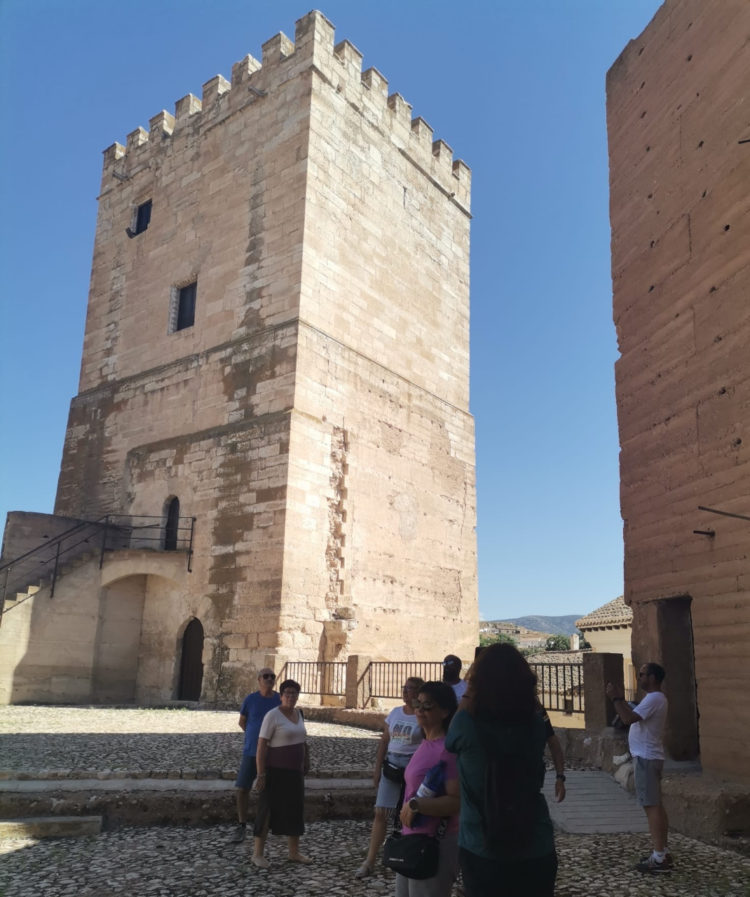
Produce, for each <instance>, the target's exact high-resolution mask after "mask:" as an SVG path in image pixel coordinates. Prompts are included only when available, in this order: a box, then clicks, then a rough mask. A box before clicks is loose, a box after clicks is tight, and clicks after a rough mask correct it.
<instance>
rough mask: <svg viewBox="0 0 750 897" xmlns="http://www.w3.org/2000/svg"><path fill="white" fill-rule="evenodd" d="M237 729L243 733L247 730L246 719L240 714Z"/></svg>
mask: <svg viewBox="0 0 750 897" xmlns="http://www.w3.org/2000/svg"><path fill="white" fill-rule="evenodd" d="M239 727H240V729H242V731H243V732H244V731H245V729H247V717H246V716H243V714H240V721H239Z"/></svg>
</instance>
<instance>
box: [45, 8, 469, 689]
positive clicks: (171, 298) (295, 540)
mask: <svg viewBox="0 0 750 897" xmlns="http://www.w3.org/2000/svg"><path fill="white" fill-rule="evenodd" d="M361 59H362V57H361V54H360V53H359V52H358V51H357V50H356V48H354V47H353V45H352V44H350V43H349V42H348V41H341V42H339V43H335V41H334V30H333V26H332V25H331V23H330V22H328V21H327V20H326V19H325V17H324V16H322V15H321V14H320V13H317V12H313V13H310V14H309V15H307V16H305V17H303V18H302V19H300V20H299V21H298V22H297V26H296V32H295V40H294V42H292V41H291V40H289V39H288V38H286V37H285V36H284V35H283V34H279V35H276V36H275V37H274V38H272V39H271V40H269V41H267V42H266V43H265V44H264V45H263V53H262V60H261V61H260V62H259V61H257V60H254V59H252V57H246V58H245V59H243V60H242V61H240V62H238V63H237V64H236V65H235V66H234V67H233V68H232V75H231V80H229V79H225V78H223V77H222V76H217V77H215V78H212V79H211V80H210V81H208V82H206V84H205V85H204V88H203V95H202V98H201V99H198V98H196V97H193V96H191V95H188V96H186V97H183V98H182V99H181V100H179V101H178V102H177V104H176V106H175V110H174V115H172V114H170V113H168V112H166V111H162V112H160V113H158V114H157V115H155V116H153V117H152V118H151V119H150V122H149V130H148V131H146V130H145V129H143V128H137V129H136V130H134V131H132V132H131V133H130V134H129V135H128V138H127V142H126V145H125V146H121V145H119V144H114V145H113V146H111V147H110V148H109V149H107V150H106V151H105V153H104V167H103V173H102V187H101V194H100V199H99V216H98V221H97V234H96V240H95V248H94V259H93V267H92V278H91V290H90V296H89V309H88V315H87V322H86V333H85V338H84V348H83V358H82V364H81V378H80V388H79V394H78V395H77V396H76V397H75V398H74V399H73V402H72V403H71V410H70V418H69V423H68V430H67V435H66V440H65V448H64V453H63V461H62V467H61V474H60V480H59V486H58V494H57V501H56V513H57V514H59V515H73V516H83V517H98V516H100V515H102V514H105V513H121V514H143V515H146V514H148V515H156V516H159V515H162V514H165V513H166V508H167V506H168V504H169V502H170V501H171V500H172V499H174V498H175V497H176V498H178V499H179V502H180V513H181V514H182V515H188V516H190V517H194V518H195V530H194V542H193V550H194V554H193V558H192V573H190V574H189V575H188V576H186V577H185V578H184V582H182V584H181V587H180V589H176V588H175V587H174V586H173V585H172V584H171V583H170V581H169V578H168V577H159V576H158V575H156V574H154V575H149V576H148V578H147V584H146V586H145V599H144V604H143V630H142V641H141V646H140V652H139V658H138V667H139V674H138V681H137V686H136V693H137V694H138V695H141V696H146V697H147V698H148V700H150V701H155V700H165V699H170V698H172V697H174V681H175V679H174V677H175V652H176V651H177V650H178V645H179V639H180V637H181V632H182V628H181V627H184V625H185V621H186V620H188V619H190V618H191V617H196V618H198V619H199V620H200V622H201V624H202V625H203V627H204V630H205V645H206V647H205V649H204V679H203V695H204V699H206V700H211V701H218V702H231V701H233V700H235V699H236V698H237V697H239V696H241V694H242V693H243V692H244V690H245V688H246V684H247V682H248V681H249V682H252V681H254V670H255V669H256V668H257V667H259V666H261V665H263V663H264V661H265V657H266V655H267V654H268V655H273V654H276V653H279V652H282V653H284V654H285V655H287V656H290V657H294V659H302V660H316V659H325V660H333V659H345V658H346V656H347V655H348V653H349V652H351V651H356V652H366V653H368V654H372V655H373V656H375V657H384V658H386V657H388V658H399V659H402V658H403V659H408V658H409V657H413V656H433V654H440V655H441V656H442V655H443V654H445V653H447V652H448V651H452V652H457V653H459V654H462V655H464V656H471V653H472V651H473V647H474V645H475V643H476V639H477V624H478V608H477V585H476V547H475V534H474V526H475V521H476V509H475V482H474V476H475V475H474V428H473V419H472V418H471V415H470V414H469V408H468V398H469V394H468V385H469V221H470V214H469V209H470V172H469V169H468V168H467V166H466V165H465V164H464V163H463V162H461V161H460V160H454V159H453V155H452V152H451V150H450V147H449V146H448V145H447V144H446V143H445V142H444V141H442V140H433V134H432V129H431V128H430V127H429V125H427V123H426V122H424V121H423V120H422V119H421V118H415V119H413V120H412V115H411V106H410V105H409V104H408V103H407V102H406V101H405V100H404V99H403V97H401V96H400V95H399V94H391V95H390V96H389V95H388V85H387V81H386V79H385V78H384V77H383V76H382V75H381V74H380V73H379V72H377V70H375V69H370V70H369V71H367V72H364V73H363V72H362V70H361ZM149 200H150V202H151V217H150V221H149V224H148V227H147V228H146V229H144V230H141V232H138V233H136V231H137V230H138V228H137V227H136V213H137V210H138V208H139V206H141V205H142V204H143V203H146V202H147V201H149ZM192 282H196V283H197V288H196V305H195V319H194V322H193V324H192V325H190V326H186V327H184V328H182V329H179V330H177V329H175V323H176V318H175V301H176V295H177V292H178V290H179V289H180V288H181V287H184V286H186V285H188V284H190V283H192ZM130 575H132V576H138V575H141V574H140V573H137V572H135V570H132V571H131V573H130ZM126 591H127V589H126ZM113 619H114V618H113ZM415 620H417V621H419V622H420V625H417V626H415V625H413V624H414V621H415ZM104 678H105V679H106V676H104Z"/></svg>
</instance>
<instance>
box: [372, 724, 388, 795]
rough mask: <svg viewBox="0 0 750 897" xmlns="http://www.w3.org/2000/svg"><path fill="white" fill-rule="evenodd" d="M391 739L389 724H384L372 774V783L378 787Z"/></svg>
mask: <svg viewBox="0 0 750 897" xmlns="http://www.w3.org/2000/svg"><path fill="white" fill-rule="evenodd" d="M390 740H391V733H390V732H389V731H388V726H383V733H382V735H381V736H380V741H379V742H378V751H377V753H376V754H375V770H374V771H373V774H372V784H373V786H374V787H375V788H377V787H378V782H379V781H380V774H381V772H382V769H383V760H385V755H386V754H387V753H388V744H389V743H390Z"/></svg>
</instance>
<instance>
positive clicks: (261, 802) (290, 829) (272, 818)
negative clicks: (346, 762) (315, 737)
mask: <svg viewBox="0 0 750 897" xmlns="http://www.w3.org/2000/svg"><path fill="white" fill-rule="evenodd" d="M279 693H280V695H281V706H280V707H276V708H275V709H274V710H270V711H269V712H268V713H267V714H266V715H265V717H264V718H263V723H262V725H261V727H260V735H259V736H258V753H257V757H256V762H257V765H258V778H257V779H256V780H255V786H254V790H255V791H257V793H258V809H257V815H256V818H255V831H254V835H255V849H254V851H253V857H252V863H253V865H254V866H257V867H258V868H260V869H267V868H268V866H269V865H270V864H269V862H268V860H267V859H266V857H265V856H264V851H265V846H266V838H267V836H268V832H269V829H270V831H271V832H273V834H274V835H287V837H288V838H289V859H290V860H292V862H294V863H305V864H308V863H311V862H312V860H311V859H310V858H309V857H306V856H305V855H304V854H302V853H300V851H299V839H300V835H303V834H304V832H305V822H304V804H305V773H306V772H307V771H308V754H307V743H306V738H307V732H306V731H305V720H304V717H303V716H302V713H301V711H299V710H297V708H296V706H295V705H296V703H297V699H298V698H299V693H300V685H299V683H298V682H295V681H294V680H293V679H287V680H286V681H284V682H282V683H281V687H280V688H279Z"/></svg>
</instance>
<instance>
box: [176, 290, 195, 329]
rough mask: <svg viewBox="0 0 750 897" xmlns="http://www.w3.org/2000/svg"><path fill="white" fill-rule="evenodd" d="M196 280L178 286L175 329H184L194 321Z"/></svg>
mask: <svg viewBox="0 0 750 897" xmlns="http://www.w3.org/2000/svg"><path fill="white" fill-rule="evenodd" d="M197 289H198V282H197V281H194V282H193V283H189V284H188V285H187V286H185V287H180V289H179V290H178V292H177V320H176V322H175V328H174V329H175V330H184V329H185V328H186V327H192V326H193V324H194V323H195V296H196V293H197Z"/></svg>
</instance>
